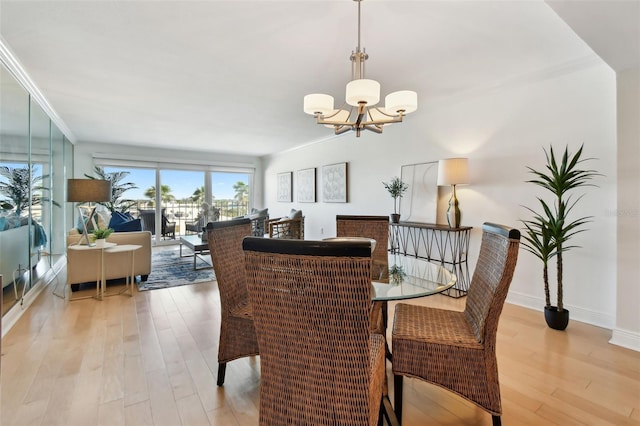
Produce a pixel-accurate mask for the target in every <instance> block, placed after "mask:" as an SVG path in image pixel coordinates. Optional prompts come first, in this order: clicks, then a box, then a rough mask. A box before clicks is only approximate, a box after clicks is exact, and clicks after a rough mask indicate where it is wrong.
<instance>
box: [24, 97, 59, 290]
mask: <svg viewBox="0 0 640 426" xmlns="http://www.w3.org/2000/svg"><path fill="white" fill-rule="evenodd" d="M29 124H30V129H31V156H30V159H31V182H30V185H29V190H30V192H31V195H30V197H29V198H28V201H29V200H30V202H29V216H28V219H29V222H30V225H31V226H30V227H29V229H30V232H31V237H30V238H29V242H30V247H29V249H30V254H31V256H30V265H29V270H30V272H31V281H30V282H31V285H33V284H34V283H35V282H36V280H37V279H38V278H39V277H42V275H43V274H44V273H46V272H47V271H48V270H49V269H50V268H51V257H50V256H49V255H50V253H51V248H50V245H51V226H52V221H51V218H52V212H53V206H54V204H53V203H52V202H51V192H52V191H51V188H52V176H51V126H50V120H49V116H48V115H47V114H46V113H45V112H44V110H43V109H42V108H41V107H40V106H39V105H38V104H37V103H36V102H34V101H33V98H31V114H30V117H29ZM56 204H58V209H59V208H60V204H59V203H56ZM28 289H29V287H27V290H28Z"/></svg>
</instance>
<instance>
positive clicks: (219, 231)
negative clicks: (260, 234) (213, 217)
mask: <svg viewBox="0 0 640 426" xmlns="http://www.w3.org/2000/svg"><path fill="white" fill-rule="evenodd" d="M248 235H251V222H250V220H249V219H236V220H224V221H219V222H209V223H208V224H207V243H208V245H209V252H210V253H211V262H212V264H213V270H214V272H215V276H216V280H217V281H218V288H219V290H220V306H221V312H222V320H221V322H220V342H219V345H218V380H217V384H218V386H222V385H223V384H224V378H225V372H226V368H227V363H228V362H229V361H233V360H234V359H238V358H242V357H246V356H252V355H258V353H259V351H258V341H257V339H256V331H255V328H254V326H253V314H252V311H251V305H250V304H249V296H248V293H247V286H246V283H245V273H244V254H243V252H242V239H243V238H244V237H246V236H248Z"/></svg>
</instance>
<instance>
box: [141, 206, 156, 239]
mask: <svg viewBox="0 0 640 426" xmlns="http://www.w3.org/2000/svg"><path fill="white" fill-rule="evenodd" d="M138 217H140V219H142V230H143V231H149V232H151V235H154V234H155V233H156V211H155V210H139V212H138Z"/></svg>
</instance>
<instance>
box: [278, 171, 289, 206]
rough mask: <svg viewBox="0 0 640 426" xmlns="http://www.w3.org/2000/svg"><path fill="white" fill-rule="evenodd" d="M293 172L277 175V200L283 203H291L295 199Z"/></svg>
mask: <svg viewBox="0 0 640 426" xmlns="http://www.w3.org/2000/svg"><path fill="white" fill-rule="evenodd" d="M292 177H293V172H284V173H278V176H277V185H278V186H277V200H278V202H281V203H290V202H292V201H293V199H292V198H293V187H292V182H291V181H292Z"/></svg>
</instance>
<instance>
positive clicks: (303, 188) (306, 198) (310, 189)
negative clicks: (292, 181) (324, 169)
mask: <svg viewBox="0 0 640 426" xmlns="http://www.w3.org/2000/svg"><path fill="white" fill-rule="evenodd" d="M296 192H297V194H298V196H297V199H298V202H299V203H315V202H316V168H315V167H313V168H310V169H303V170H298V171H297V173H296Z"/></svg>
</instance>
